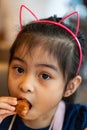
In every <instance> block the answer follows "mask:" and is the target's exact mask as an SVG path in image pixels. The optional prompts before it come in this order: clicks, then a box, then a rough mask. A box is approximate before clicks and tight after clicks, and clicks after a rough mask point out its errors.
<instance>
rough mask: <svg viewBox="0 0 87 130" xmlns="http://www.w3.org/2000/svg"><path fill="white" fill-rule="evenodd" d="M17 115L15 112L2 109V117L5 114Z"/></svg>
mask: <svg viewBox="0 0 87 130" xmlns="http://www.w3.org/2000/svg"><path fill="white" fill-rule="evenodd" d="M15 113H16V112H15V111H9V110H4V109H0V116H2V115H4V114H15Z"/></svg>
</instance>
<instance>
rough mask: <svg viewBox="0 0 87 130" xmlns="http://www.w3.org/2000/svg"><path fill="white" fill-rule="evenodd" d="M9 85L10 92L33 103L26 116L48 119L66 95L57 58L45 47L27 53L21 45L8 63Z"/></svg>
mask: <svg viewBox="0 0 87 130" xmlns="http://www.w3.org/2000/svg"><path fill="white" fill-rule="evenodd" d="M25 51H26V49H25ZM8 87H9V92H10V95H11V96H15V97H17V98H25V99H27V100H28V102H29V103H30V104H31V106H32V107H31V109H30V110H29V112H28V114H27V116H26V117H25V119H28V120H39V119H42V120H43V119H44V120H46V119H50V117H52V116H53V114H54V112H55V110H56V107H57V105H58V103H59V102H60V100H61V98H62V97H63V94H64V87H65V81H64V79H63V75H62V73H61V71H60V69H59V67H58V64H57V61H56V60H55V59H54V58H53V57H52V56H51V55H49V54H48V53H47V52H43V50H42V48H40V47H36V48H35V49H33V51H32V53H26V54H25V55H24V54H23V50H22V48H20V49H18V51H17V52H16V53H15V54H14V57H13V60H12V62H11V64H10V66H9V75H8ZM47 117H48V118H47Z"/></svg>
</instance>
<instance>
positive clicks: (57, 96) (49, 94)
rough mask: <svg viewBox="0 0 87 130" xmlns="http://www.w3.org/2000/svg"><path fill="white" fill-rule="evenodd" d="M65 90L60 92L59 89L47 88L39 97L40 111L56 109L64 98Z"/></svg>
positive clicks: (38, 105) (38, 106)
mask: <svg viewBox="0 0 87 130" xmlns="http://www.w3.org/2000/svg"><path fill="white" fill-rule="evenodd" d="M62 95H63V92H58V89H56V90H55V89H53V90H49V91H48V90H47V91H44V92H42V93H40V95H39V96H38V97H37V104H36V105H37V108H38V109H39V111H42V112H48V111H50V110H52V109H54V108H55V107H56V106H57V105H58V103H59V102H60V100H61V98H62Z"/></svg>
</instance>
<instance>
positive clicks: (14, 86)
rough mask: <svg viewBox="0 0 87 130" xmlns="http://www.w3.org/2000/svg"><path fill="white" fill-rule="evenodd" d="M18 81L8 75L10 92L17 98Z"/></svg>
mask: <svg viewBox="0 0 87 130" xmlns="http://www.w3.org/2000/svg"><path fill="white" fill-rule="evenodd" d="M17 84H18V83H17V80H16V81H15V80H14V79H13V77H12V76H11V75H10V74H9V75H8V90H9V93H10V95H11V96H16V94H15V93H16V92H17Z"/></svg>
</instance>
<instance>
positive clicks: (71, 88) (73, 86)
mask: <svg viewBox="0 0 87 130" xmlns="http://www.w3.org/2000/svg"><path fill="white" fill-rule="evenodd" d="M81 82H82V78H81V76H79V75H77V76H76V77H75V78H74V79H72V80H70V81H69V83H68V84H67V87H66V90H65V92H64V97H68V96H71V95H72V94H73V93H74V92H75V91H76V90H77V88H78V87H79V86H80V84H81Z"/></svg>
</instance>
